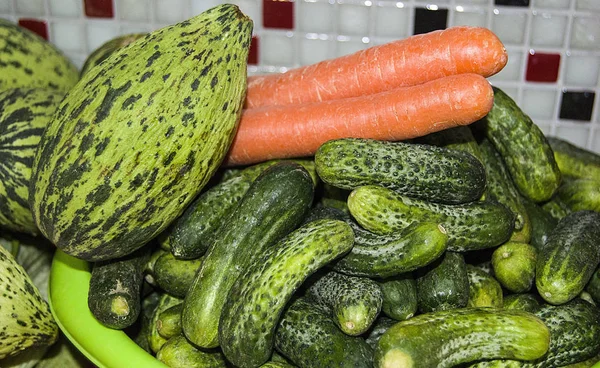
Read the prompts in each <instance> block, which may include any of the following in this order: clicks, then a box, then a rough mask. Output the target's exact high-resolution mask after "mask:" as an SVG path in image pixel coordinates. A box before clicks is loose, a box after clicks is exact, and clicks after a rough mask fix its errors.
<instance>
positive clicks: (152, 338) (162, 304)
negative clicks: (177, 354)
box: [148, 293, 183, 354]
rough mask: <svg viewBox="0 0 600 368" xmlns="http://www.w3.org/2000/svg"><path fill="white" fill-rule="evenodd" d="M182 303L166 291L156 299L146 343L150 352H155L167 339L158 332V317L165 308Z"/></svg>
mask: <svg viewBox="0 0 600 368" xmlns="http://www.w3.org/2000/svg"><path fill="white" fill-rule="evenodd" d="M181 303H183V300H182V299H180V298H177V297H174V296H171V295H169V294H167V293H162V294H161V295H160V298H159V299H158V304H157V305H156V307H155V308H154V310H153V311H152V316H151V318H150V334H149V336H148V345H150V350H151V351H152V353H154V354H156V353H157V352H158V351H159V350H160V348H161V347H162V346H163V345H164V344H165V343H166V342H167V341H168V339H165V338H164V337H162V336H161V335H160V334H159V333H158V318H159V317H160V314H161V313H162V312H164V311H165V310H167V309H169V308H171V307H173V306H176V305H179V304H181Z"/></svg>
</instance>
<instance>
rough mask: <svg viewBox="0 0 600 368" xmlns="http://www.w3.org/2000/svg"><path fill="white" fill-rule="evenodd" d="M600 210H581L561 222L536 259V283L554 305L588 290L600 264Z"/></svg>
mask: <svg viewBox="0 0 600 368" xmlns="http://www.w3.org/2000/svg"><path fill="white" fill-rule="evenodd" d="M598 239H600V213H598V212H594V211H577V212H573V213H571V214H570V215H568V216H566V217H565V218H563V219H562V220H561V221H559V223H558V225H557V226H556V228H555V229H554V231H553V232H552V233H550V236H549V237H548V241H547V242H546V244H545V245H544V247H543V248H542V249H541V251H539V253H538V257H537V262H536V276H535V281H536V286H537V290H538V292H539V294H540V295H541V296H542V298H544V299H545V300H546V301H547V302H549V303H551V304H563V303H566V302H568V301H569V300H571V299H573V298H575V297H576V296H577V295H578V294H579V293H581V291H582V290H583V289H584V287H585V286H586V284H587V283H588V281H589V280H590V278H591V277H592V274H593V273H594V271H595V270H596V268H597V267H598V264H599V263H600V247H598Z"/></svg>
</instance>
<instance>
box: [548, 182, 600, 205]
mask: <svg viewBox="0 0 600 368" xmlns="http://www.w3.org/2000/svg"><path fill="white" fill-rule="evenodd" d="M557 195H558V198H560V200H561V202H562V203H564V204H565V205H567V207H569V209H570V210H571V211H581V210H590V211H596V212H600V180H593V179H577V180H570V181H566V182H564V183H563V184H562V185H561V186H560V187H559V188H558V193H557Z"/></svg>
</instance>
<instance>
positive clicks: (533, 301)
mask: <svg viewBox="0 0 600 368" xmlns="http://www.w3.org/2000/svg"><path fill="white" fill-rule="evenodd" d="M542 301H543V300H542V299H541V298H540V297H539V296H538V295H537V294H532V293H524V294H509V295H506V296H504V303H503V308H504V309H517V310H522V311H525V312H531V313H535V312H536V311H537V310H538V309H539V308H540V307H541V305H542Z"/></svg>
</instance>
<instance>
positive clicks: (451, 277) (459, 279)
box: [416, 252, 469, 313]
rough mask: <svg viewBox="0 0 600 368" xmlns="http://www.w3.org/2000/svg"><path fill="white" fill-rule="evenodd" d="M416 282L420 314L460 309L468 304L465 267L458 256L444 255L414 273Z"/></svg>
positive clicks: (461, 258)
mask: <svg viewBox="0 0 600 368" xmlns="http://www.w3.org/2000/svg"><path fill="white" fill-rule="evenodd" d="M416 280H417V303H418V309H419V311H420V312H421V313H427V312H439V311H443V310H449V309H456V308H463V307H466V306H467V303H468V302H469V276H468V274H467V264H466V263H465V259H464V257H463V256H462V254H460V253H455V252H446V253H445V254H444V255H443V256H442V257H440V259H438V260H436V261H435V262H433V263H432V264H430V265H429V266H427V267H424V268H421V269H420V270H419V271H417V277H416Z"/></svg>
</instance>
